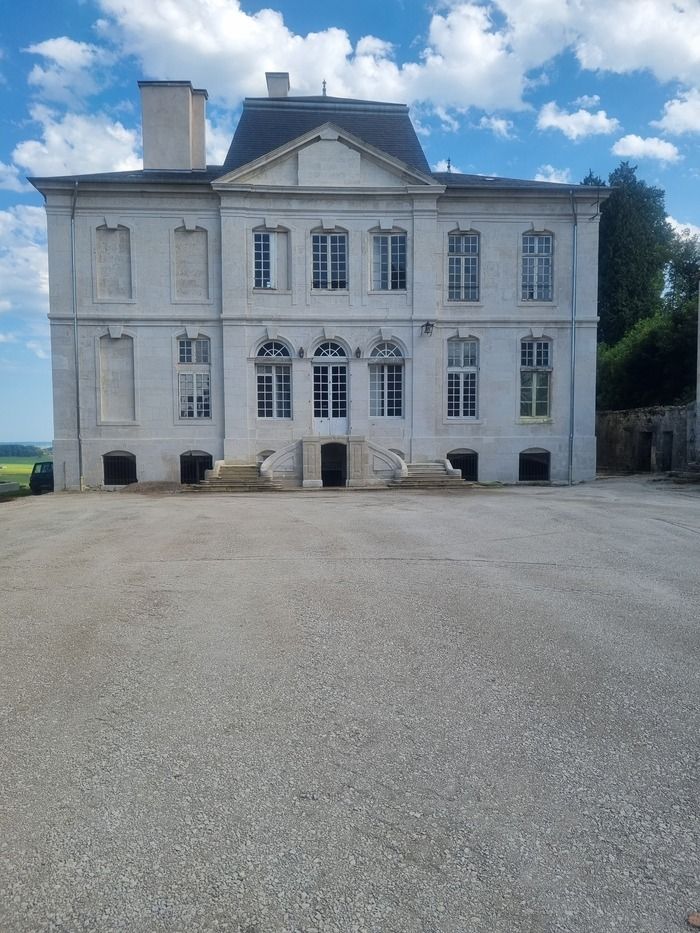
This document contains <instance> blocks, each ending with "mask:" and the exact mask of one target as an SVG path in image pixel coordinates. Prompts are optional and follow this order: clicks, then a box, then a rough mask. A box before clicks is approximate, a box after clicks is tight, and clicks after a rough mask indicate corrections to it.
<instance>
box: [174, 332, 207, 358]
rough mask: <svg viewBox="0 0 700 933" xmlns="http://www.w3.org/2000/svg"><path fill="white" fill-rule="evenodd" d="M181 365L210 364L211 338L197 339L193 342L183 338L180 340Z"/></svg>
mask: <svg viewBox="0 0 700 933" xmlns="http://www.w3.org/2000/svg"><path fill="white" fill-rule="evenodd" d="M177 343H178V362H179V363H209V362H210V359H209V338H208V337H195V338H194V339H193V340H190V339H189V338H185V337H181V338H180V340H178V342H177Z"/></svg>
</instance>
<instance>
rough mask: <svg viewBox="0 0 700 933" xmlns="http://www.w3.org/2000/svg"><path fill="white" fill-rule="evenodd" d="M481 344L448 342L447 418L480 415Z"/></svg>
mask: <svg viewBox="0 0 700 933" xmlns="http://www.w3.org/2000/svg"><path fill="white" fill-rule="evenodd" d="M478 375H479V341H478V340H476V339H475V338H473V337H469V338H466V339H463V338H461V337H453V338H452V339H450V340H448V341H447V417H448V418H476V417H477V415H478V410H479V409H478V400H479V393H478Z"/></svg>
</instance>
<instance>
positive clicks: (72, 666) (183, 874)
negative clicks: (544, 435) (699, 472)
mask: <svg viewBox="0 0 700 933" xmlns="http://www.w3.org/2000/svg"><path fill="white" fill-rule="evenodd" d="M0 539H1V541H2V549H1V550H0V581H1V582H0V587H1V588H2V591H3V592H2V598H1V601H0V658H1V662H0V931H2V933H25V931H27V933H29V931H31V933H35V931H41V933H43V931H57V933H59V931H60V933H74V931H75V933H77V931H88V930H90V931H93V930H94V931H99V933H103V931H129V933H141V931H148V933H150V931H156V933H157V931H168V933H175V931H181V933H191V931H197V933H198V931H245V933H268V931H271V933H282V931H284V933H287V931H290V933H291V931H305V933H311V931H341V933H351V931H381V933H393V931H396V933H412V931H428V933H453V931H460V933H461V931H465V933H482V931H483V933H487V931H488V933H493V931H500V930H508V931H517V933H525V931H529V933H554V931H557V933H558V931H562V933H563V931H567V933H597V931H618V930H619V931H635V933H666V931H669V933H671V931H681V930H684V929H686V924H685V917H686V914H687V913H688V912H689V911H691V910H697V909H699V908H700V882H699V880H698V879H699V878H700V834H699V833H698V824H699V822H700V807H699V802H700V801H699V796H700V794H699V788H700V769H699V768H698V758H699V752H700V749H699V742H698V736H699V734H700V728H699V727H700V716H699V704H700V699H699V698H700V689H699V688H700V683H699V681H700V664H699V663H698V642H699V638H698V635H699V628H700V621H699V616H700V611H699V607H700V572H699V568H700V489H698V488H692V487H674V486H670V485H663V484H653V483H649V482H642V481H639V480H614V479H613V480H605V481H599V482H597V483H595V484H591V485H589V486H582V487H577V488H574V489H554V488H515V489H494V490H479V489H475V490H473V491H465V492H464V493H463V494H460V495H454V494H451V493H450V492H444V493H428V494H421V493H407V492H406V493H401V492H388V493H363V492H356V493H342V492H337V493H336V492H331V491H330V490H329V491H324V492H320V493H316V494H309V495H306V494H298V493H289V494H288V493H280V494H267V495H244V496H229V495H211V496H206V495H182V496H148V497H146V496H139V495H135V496H120V495H115V494H107V493H103V494H100V493H92V494H85V495H83V496H79V495H70V494H60V495H55V496H45V497H41V498H38V499H37V498H32V499H23V500H18V501H15V502H11V503H6V504H3V505H2V506H1V507H0Z"/></svg>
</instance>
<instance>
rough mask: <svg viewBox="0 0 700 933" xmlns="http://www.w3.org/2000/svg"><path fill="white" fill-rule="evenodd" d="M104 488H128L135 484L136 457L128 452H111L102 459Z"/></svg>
mask: <svg viewBox="0 0 700 933" xmlns="http://www.w3.org/2000/svg"><path fill="white" fill-rule="evenodd" d="M102 464H103V467H104V484H105V486H128V485H129V484H130V483H135V482H137V479H136V457H135V456H134V455H133V454H132V453H129V451H128V450H112V451H110V452H109V453H108V454H104V456H103V457H102Z"/></svg>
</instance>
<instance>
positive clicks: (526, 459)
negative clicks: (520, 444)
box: [518, 447, 551, 483]
mask: <svg viewBox="0 0 700 933" xmlns="http://www.w3.org/2000/svg"><path fill="white" fill-rule="evenodd" d="M550 463H551V455H550V453H549V451H548V450H542V448H540V447H532V448H530V450H523V451H522V453H521V454H520V456H519V457H518V481H519V482H521V483H538V482H539V483H542V482H548V481H549V475H550Z"/></svg>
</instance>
